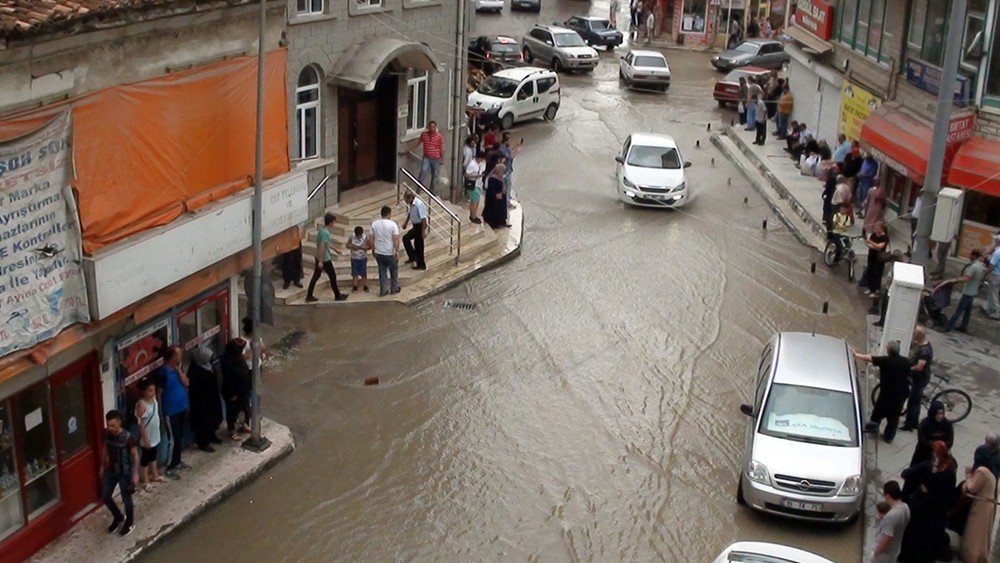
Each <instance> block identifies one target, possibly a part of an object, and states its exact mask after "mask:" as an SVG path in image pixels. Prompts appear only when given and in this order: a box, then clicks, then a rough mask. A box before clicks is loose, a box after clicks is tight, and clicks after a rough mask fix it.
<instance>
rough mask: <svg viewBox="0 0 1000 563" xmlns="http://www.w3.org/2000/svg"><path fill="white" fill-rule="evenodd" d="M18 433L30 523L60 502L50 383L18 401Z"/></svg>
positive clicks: (15, 423) (23, 394)
mask: <svg viewBox="0 0 1000 563" xmlns="http://www.w3.org/2000/svg"><path fill="white" fill-rule="evenodd" d="M14 403H15V405H16V409H17V410H16V412H17V416H16V418H15V419H14V432H15V434H19V435H21V436H22V437H23V438H22V439H21V440H19V441H20V442H21V449H22V451H23V452H24V453H23V454H22V455H21V463H20V465H21V474H22V475H23V476H24V486H23V490H24V497H25V508H26V510H27V512H28V521H31V520H34V519H35V518H37V517H38V516H39V515H41V514H42V513H43V512H45V509H47V508H49V507H50V506H52V505H54V504H55V503H57V502H58V501H59V472H58V471H57V470H56V449H55V446H54V443H53V439H52V417H51V414H52V413H51V409H50V407H49V386H48V383H47V382H45V383H39V384H37V385H35V386H33V387H29V388H28V389H26V390H24V391H22V392H21V393H19V394H18V395H17V396H16V397H15V398H14Z"/></svg>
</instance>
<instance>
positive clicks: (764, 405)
mask: <svg viewBox="0 0 1000 563" xmlns="http://www.w3.org/2000/svg"><path fill="white" fill-rule="evenodd" d="M753 380H754V385H753V389H754V392H753V401H752V404H745V405H740V411H741V412H743V414H745V415H747V417H748V418H749V421H750V422H749V424H748V425H747V433H746V446H745V449H744V453H743V456H742V461H743V463H742V470H741V471H740V478H739V485H738V487H737V490H736V500H737V502H739V503H740V504H748V505H750V507H752V508H754V509H756V510H760V511H762V512H769V513H773V514H779V515H781V516H786V517H789V518H797V519H801V520H815V521H824V522H849V521H853V520H854V519H855V518H856V517H857V515H858V513H859V511H860V510H861V504H862V500H863V498H864V491H865V460H864V452H863V450H862V436H863V434H862V427H861V424H862V417H861V401H860V397H861V396H860V393H859V392H858V369H857V365H856V364H855V362H854V357H853V356H852V355H851V351H850V349H849V348H848V346H847V342H846V341H844V339H843V338H835V337H832V336H824V335H821V334H810V333H805V332H783V333H780V334H776V335H775V336H774V337H773V338H771V341H770V342H769V343H768V344H767V346H765V347H764V352H763V354H761V358H760V363H758V365H757V369H756V373H755V374H754V377H753Z"/></svg>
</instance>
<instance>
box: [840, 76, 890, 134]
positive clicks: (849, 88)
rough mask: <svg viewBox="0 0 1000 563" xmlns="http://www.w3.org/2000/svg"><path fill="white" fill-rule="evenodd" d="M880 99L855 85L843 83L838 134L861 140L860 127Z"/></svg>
mask: <svg viewBox="0 0 1000 563" xmlns="http://www.w3.org/2000/svg"><path fill="white" fill-rule="evenodd" d="M880 105H882V99H881V98H879V97H878V96H876V95H875V94H873V93H871V92H869V91H868V90H865V89H864V88H862V87H860V86H858V85H857V84H851V83H850V82H844V87H843V88H841V90H840V127H839V129H840V132H841V133H843V134H845V135H847V138H848V139H860V138H861V126H862V125H864V123H865V120H866V119H868V114H870V113H871V112H872V111H874V110H876V109H878V107H879V106H880Z"/></svg>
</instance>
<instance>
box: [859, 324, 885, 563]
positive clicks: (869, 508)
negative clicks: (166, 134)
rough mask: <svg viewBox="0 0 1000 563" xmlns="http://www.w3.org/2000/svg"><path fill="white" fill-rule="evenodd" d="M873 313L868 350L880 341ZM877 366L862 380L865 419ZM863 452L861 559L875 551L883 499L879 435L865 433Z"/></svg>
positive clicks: (868, 370) (868, 369)
mask: <svg viewBox="0 0 1000 563" xmlns="http://www.w3.org/2000/svg"><path fill="white" fill-rule="evenodd" d="M869 317H871V315H865V329H866V333H867V334H866V340H867V342H866V344H867V346H868V350H874V349H875V346H876V345H877V344H878V342H879V336H880V335H879V334H878V333H879V332H880V331H879V330H878V329H877V327H875V326H873V324H872V323H873V322H874V321H873V320H872V319H871V318H869ZM876 318H877V317H876ZM874 369H875V367H874V366H872V365H871V364H868V366H867V367H866V368H865V370H864V372H863V373H864V374H865V376H864V380H863V381H861V382H860V385H859V386H858V387H859V388H861V389H863V393H862V395H861V404H862V410H861V412H862V414H863V415H864V416H865V420H866V421H867V419H868V414H869V413H870V410H869V408H868V407H870V405H867V402H868V397H870V396H871V381H872V377H874V376H875V375H874ZM862 440H863V442H862V452H863V453H864V456H865V480H866V481H867V482H866V484H865V498H864V500H863V501H862V510H861V514H860V516H859V518H861V525H862V526H863V527H862V528H861V560H862V561H865V560H866V559H865V554H867V553H872V552H873V551H875V533H874V528H873V527H872V526H871V525H870V524H871V523H872V522H874V521H875V504H876V503H878V501H879V500H880V499H881V495H880V494H879V487H878V486H877V485H876V484H875V482H876V477H881V470H879V468H878V435H875V437H874V438H873V439H869V435H868V434H865V435H864V437H863V438H862Z"/></svg>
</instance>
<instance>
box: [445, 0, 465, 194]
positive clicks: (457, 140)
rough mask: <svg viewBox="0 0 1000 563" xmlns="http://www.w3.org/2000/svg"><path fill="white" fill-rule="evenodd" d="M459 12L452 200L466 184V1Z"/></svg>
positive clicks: (454, 71)
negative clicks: (464, 128)
mask: <svg viewBox="0 0 1000 563" xmlns="http://www.w3.org/2000/svg"><path fill="white" fill-rule="evenodd" d="M457 5H458V14H457V15H456V17H455V68H454V70H453V75H454V78H453V80H452V88H453V90H452V93H451V94H452V96H454V101H453V102H452V109H453V111H454V112H455V113H454V115H451V116H449V118H450V119H451V120H452V122H451V155H452V158H451V161H452V167H451V197H449V199H450V200H451V201H452V202H457V201H458V198H459V196H460V194H461V191H460V190H461V188H462V186H463V184H464V179H465V170H463V169H462V146H463V145H464V144H465V135H463V134H462V121H463V120H462V118H461V116H462V115H464V114H465V99H464V98H465V96H464V95H463V93H464V92H465V82H466V81H465V80H463V78H464V77H465V11H466V10H467V9H468V4H467V3H466V2H457Z"/></svg>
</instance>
